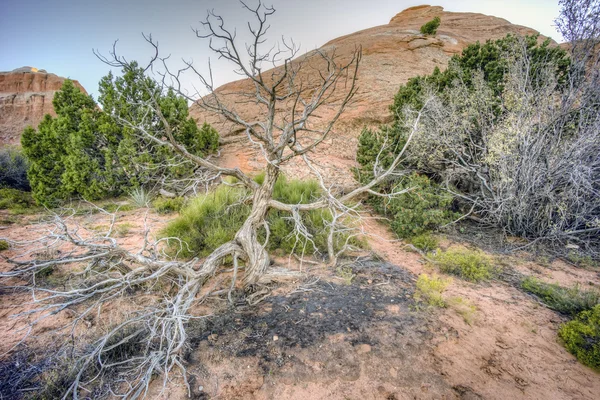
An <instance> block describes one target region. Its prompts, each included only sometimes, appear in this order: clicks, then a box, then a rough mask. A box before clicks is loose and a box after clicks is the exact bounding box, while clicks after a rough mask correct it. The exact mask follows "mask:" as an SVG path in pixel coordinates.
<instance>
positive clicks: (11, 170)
mask: <svg viewBox="0 0 600 400" xmlns="http://www.w3.org/2000/svg"><path fill="white" fill-rule="evenodd" d="M28 167H29V163H28V162H27V158H26V157H25V155H24V154H23V152H22V151H21V150H20V149H17V148H5V149H1V150H0V188H11V189H18V190H26V191H27V190H31V187H30V186H29V180H28V179H27V168H28Z"/></svg>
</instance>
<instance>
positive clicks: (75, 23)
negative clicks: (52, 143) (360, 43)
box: [0, 0, 560, 97]
mask: <svg viewBox="0 0 600 400" xmlns="http://www.w3.org/2000/svg"><path fill="white" fill-rule="evenodd" d="M263 2H264V3H266V4H269V5H271V4H272V5H273V6H274V7H275V8H276V10H277V12H276V13H275V15H273V16H272V17H271V19H270V23H271V33H272V34H273V35H277V37H280V36H281V35H283V36H285V37H286V38H292V39H293V40H294V41H295V42H296V43H299V44H300V45H301V49H302V52H305V51H310V50H312V49H315V48H318V47H320V46H321V45H323V44H324V43H326V42H328V41H330V40H332V39H335V38H337V37H339V36H342V35H345V34H349V33H352V32H356V31H358V30H361V29H367V28H370V27H373V26H377V25H384V24H387V23H388V22H389V20H390V19H391V18H392V17H393V16H394V15H396V14H397V13H399V12H400V11H402V10H404V9H406V8H408V7H412V6H415V5H420V4H424V3H423V0H421V1H418V0H417V1H412V0H366V1H365V0H267V1H263ZM256 3H257V0H248V4H251V5H252V4H256ZM557 3H558V0H438V1H436V2H435V3H430V4H432V5H440V6H443V7H444V9H445V10H446V11H462V12H479V13H483V14H488V15H495V16H497V17H501V18H505V19H507V20H509V21H510V22H512V23H515V24H519V25H525V26H528V27H531V28H533V29H536V30H538V31H539V32H540V33H542V34H543V35H546V36H550V37H552V38H554V39H555V40H557V41H560V36H559V34H558V33H557V32H556V30H555V27H554V22H553V21H554V19H555V18H556V16H557V15H558V12H559V6H558V4H557ZM209 9H212V10H214V11H215V12H216V13H218V14H220V15H222V16H223V18H224V20H225V23H226V24H227V26H230V27H232V28H234V27H237V28H238V29H239V37H240V39H242V40H243V39H244V36H243V35H244V33H243V32H244V30H245V29H247V27H246V23H247V20H248V17H249V14H248V12H247V11H246V10H244V9H243V8H242V7H241V5H240V3H239V1H237V0H102V1H98V0H93V1H92V0H0V37H2V38H3V39H2V40H1V41H0V71H10V70H13V69H15V68H19V67H22V66H32V67H35V68H39V69H45V70H47V71H48V72H52V73H55V74H57V75H59V76H64V77H68V78H72V79H77V80H78V81H79V82H80V83H81V84H82V85H83V87H84V88H86V90H87V91H88V92H89V93H91V94H92V95H94V97H96V96H97V91H98V81H99V80H100V78H101V77H102V76H105V75H106V74H107V73H108V71H109V70H110V69H111V68H110V67H109V66H107V65H106V64H104V63H102V62H101V61H100V60H99V59H98V58H97V57H96V56H95V55H94V54H93V50H94V49H96V50H98V51H99V52H100V53H103V54H108V52H109V51H110V50H111V48H112V45H113V42H114V41H115V40H118V46H117V49H118V51H119V53H120V54H122V55H124V56H126V57H127V59H128V60H139V61H140V63H142V62H144V61H147V60H148V59H149V58H150V56H151V54H152V49H151V48H150V47H149V46H148V45H147V44H146V43H145V42H144V40H143V37H142V33H146V34H152V37H153V38H154V39H155V40H157V41H158V43H159V46H160V49H161V54H162V55H163V56H166V55H169V54H170V55H171V58H170V59H171V60H173V62H174V65H177V63H178V60H181V58H185V59H187V60H193V61H194V63H195V64H196V65H199V66H200V68H201V70H203V72H206V71H207V67H206V66H207V65H208V59H209V58H210V60H211V64H212V66H213V77H214V81H215V84H216V86H219V85H221V84H224V83H227V82H229V81H232V80H235V79H239V76H237V75H236V74H235V73H233V72H232V70H231V67H229V66H228V65H227V64H226V63H224V62H219V61H218V60H216V58H215V55H214V54H212V53H211V52H210V50H209V49H208V46H207V42H206V41H205V40H201V39H198V38H196V36H195V35H194V33H193V32H192V29H191V28H199V27H200V23H199V21H201V20H204V19H205V18H206V14H207V10H209ZM190 79H191V78H190ZM188 84H190V85H191V83H190V82H188Z"/></svg>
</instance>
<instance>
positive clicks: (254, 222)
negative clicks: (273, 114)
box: [235, 164, 279, 285]
mask: <svg viewBox="0 0 600 400" xmlns="http://www.w3.org/2000/svg"><path fill="white" fill-rule="evenodd" d="M278 176H279V169H278V168H277V167H275V166H273V165H271V164H269V165H268V166H267V170H266V171H265V180H264V182H263V184H262V185H261V186H260V188H259V189H258V190H257V191H256V192H254V197H253V200H252V211H251V212H250V215H249V216H248V218H247V219H246V221H244V225H242V227H241V228H240V230H239V231H238V232H237V233H236V235H235V241H236V242H237V243H238V244H239V245H240V246H241V247H242V249H244V252H245V253H246V256H247V258H246V272H245V274H244V284H245V285H247V284H251V283H255V282H257V281H258V279H260V277H261V276H262V275H264V273H265V272H266V270H267V268H268V267H269V263H270V258H269V253H268V251H267V249H266V248H265V247H263V244H262V243H260V242H259V240H258V230H259V229H260V228H261V227H262V226H264V224H265V223H266V217H267V212H268V211H269V201H270V200H271V199H272V197H273V188H274V187H275V182H276V181H277V177H278Z"/></svg>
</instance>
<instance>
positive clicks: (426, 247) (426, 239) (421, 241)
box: [410, 232, 439, 252]
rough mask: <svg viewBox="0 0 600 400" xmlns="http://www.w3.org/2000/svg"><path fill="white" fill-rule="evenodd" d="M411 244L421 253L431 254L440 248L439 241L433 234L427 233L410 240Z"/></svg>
mask: <svg viewBox="0 0 600 400" xmlns="http://www.w3.org/2000/svg"><path fill="white" fill-rule="evenodd" d="M410 243H411V244H412V245H413V246H415V247H416V248H417V249H419V250H421V251H424V252H429V251H432V250H435V249H436V248H437V247H438V245H439V240H437V238H436V237H435V236H433V235H432V234H431V232H425V233H422V234H420V235H417V236H414V237H412V238H410Z"/></svg>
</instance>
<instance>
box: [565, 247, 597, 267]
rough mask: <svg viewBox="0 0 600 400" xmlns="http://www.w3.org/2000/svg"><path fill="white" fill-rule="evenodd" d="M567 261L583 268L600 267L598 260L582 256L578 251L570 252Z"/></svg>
mask: <svg viewBox="0 0 600 400" xmlns="http://www.w3.org/2000/svg"><path fill="white" fill-rule="evenodd" d="M567 259H568V260H569V261H570V262H572V263H573V264H575V265H576V266H578V267H581V268H596V267H598V266H599V265H600V263H599V262H598V260H594V259H593V258H592V257H591V256H590V255H584V254H580V253H578V252H576V251H571V252H569V254H568V255H567Z"/></svg>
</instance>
